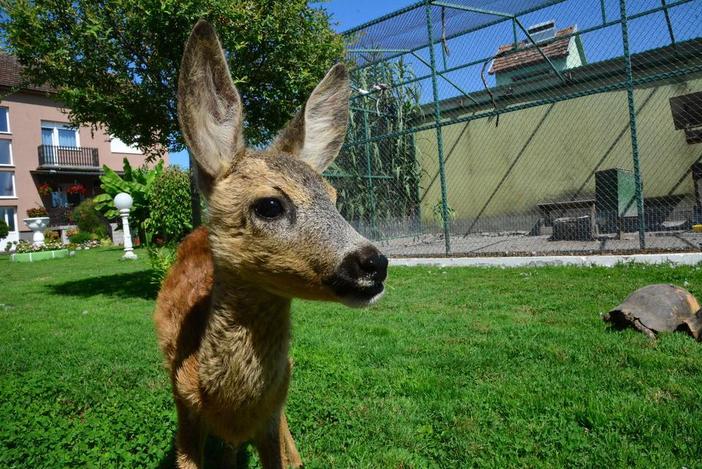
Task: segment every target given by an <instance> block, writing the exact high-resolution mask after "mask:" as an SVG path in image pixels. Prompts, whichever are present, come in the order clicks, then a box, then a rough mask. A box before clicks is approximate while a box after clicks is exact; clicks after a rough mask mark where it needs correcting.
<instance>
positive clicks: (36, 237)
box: [24, 217, 49, 246]
mask: <svg viewBox="0 0 702 469" xmlns="http://www.w3.org/2000/svg"><path fill="white" fill-rule="evenodd" d="M24 224H25V225H27V228H29V229H30V230H32V231H33V232H34V234H32V242H33V244H34V245H35V246H43V245H44V230H45V229H46V227H47V226H49V217H32V218H25V219H24Z"/></svg>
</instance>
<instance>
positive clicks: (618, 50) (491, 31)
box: [171, 0, 702, 166]
mask: <svg viewBox="0 0 702 469" xmlns="http://www.w3.org/2000/svg"><path fill="white" fill-rule="evenodd" d="M515 1H516V0H515ZM676 2H681V4H680V5H679V6H676V7H673V8H672V9H671V10H670V19H671V21H672V24H673V30H674V34H675V36H676V40H677V41H682V40H686V39H691V38H695V37H702V0H687V1H683V0H668V1H667V3H668V4H673V5H674V4H675V3H676ZM413 3H416V0H331V1H327V2H315V1H311V2H310V4H311V5H312V6H314V7H319V8H324V9H326V10H327V11H328V12H329V13H330V15H331V18H332V24H333V27H334V28H335V29H336V31H338V32H343V31H346V30H347V29H350V28H352V27H354V26H358V25H360V24H362V23H365V22H367V21H370V20H372V19H375V18H377V17H379V16H382V15H385V14H387V13H390V12H393V11H396V10H399V9H401V8H403V7H405V6H407V5H410V4H413ZM525 3H527V2H525ZM627 3H628V5H629V7H628V13H629V14H630V15H631V14H636V13H639V12H642V11H646V10H648V9H652V8H657V7H660V5H661V1H660V0H635V1H633V0H630V1H629V2H627ZM508 4H509V3H508ZM605 16H606V20H607V21H608V22H609V21H613V20H616V19H617V18H618V17H619V1H618V0H605ZM520 20H521V22H522V23H523V24H524V25H525V27H529V26H530V25H533V24H537V23H540V22H543V21H548V20H556V27H557V28H558V29H562V28H565V27H568V26H572V25H576V26H577V28H578V30H579V31H583V30H586V29H587V28H589V27H595V26H599V25H600V24H601V23H602V15H601V9H600V0H577V1H565V2H560V3H557V4H555V5H552V6H550V7H547V8H544V9H542V10H538V11H536V12H533V13H529V14H525V15H521V16H520ZM405 21H407V18H404V19H402V20H400V23H404V22H405ZM451 21H452V20H451V18H450V17H448V20H447V23H446V24H449V23H450V22H451ZM453 21H454V22H458V23H460V24H462V22H463V21H465V16H456V17H455V18H454V19H453ZM437 22H438V20H437ZM397 26H398V24H397V23H394V24H393V25H392V26H388V25H380V26H379V27H378V28H379V29H378V31H380V33H379V36H378V37H380V39H379V40H380V41H384V42H387V41H392V40H394V39H396V40H397V41H398V42H397V43H398V44H402V43H403V41H404V40H405V39H407V38H408V39H410V40H412V39H413V38H414V35H415V34H422V35H424V34H425V33H424V32H423V31H419V30H417V31H412V30H410V31H409V32H408V31H405V30H402V29H401V28H398V27H397ZM435 27H437V28H438V27H440V26H439V25H435ZM629 36H630V44H631V50H632V52H633V53H637V52H641V51H644V50H648V49H653V48H657V47H662V46H666V45H668V44H670V36H669V33H668V29H667V26H666V23H665V17H664V15H663V13H662V12H660V11H659V12H656V13H653V14H649V15H646V16H641V17H639V18H637V19H634V20H631V21H630V22H629ZM524 38H525V36H524V35H523V34H522V33H519V34H518V39H519V40H522V39H524ZM580 38H581V40H582V42H583V46H584V50H585V56H586V60H587V62H589V63H593V62H598V61H602V60H607V59H610V58H613V57H620V56H621V55H622V54H623V48H622V39H621V27H620V26H619V25H618V24H613V25H611V26H609V27H607V28H605V29H598V30H596V31H593V32H590V33H587V34H581V35H580ZM422 39H423V38H422ZM511 41H512V27H511V23H509V22H502V23H500V24H497V25H495V26H491V27H489V28H485V29H481V30H478V31H475V32H473V33H470V34H467V35H464V36H461V37H457V38H455V39H450V40H448V42H447V46H448V48H449V54H448V55H446V56H442V53H441V49H442V48H441V46H440V45H437V46H436V48H435V52H436V54H437V61H438V63H439V67H440V68H444V67H445V68H451V67H455V66H459V65H462V64H466V63H473V62H477V61H481V62H482V61H483V60H485V58H486V57H491V56H492V55H494V54H495V52H496V51H497V48H498V47H499V45H501V44H507V43H510V42H511ZM386 47H388V46H386ZM402 48H405V47H402ZM417 54H418V55H419V56H421V57H423V59H424V60H425V61H428V60H429V52H428V49H423V50H420V51H417ZM404 60H405V64H406V65H408V66H409V67H411V69H412V70H413V71H414V73H415V74H416V76H417V77H420V76H427V74H429V68H428V67H427V66H426V65H424V64H422V63H421V62H420V61H418V60H417V59H415V58H414V57H412V56H409V55H405V56H404ZM481 68H482V64H481V63H478V64H477V65H474V66H472V67H467V68H462V69H460V70H456V71H453V72H448V73H446V74H445V76H446V77H448V78H449V79H450V80H451V81H453V83H455V84H456V85H457V86H458V87H460V88H461V89H462V90H463V91H465V92H467V93H469V94H470V93H473V92H478V91H482V90H483V88H484V86H483V84H482V80H481V78H480V75H481ZM486 78H487V83H488V86H494V77H493V76H491V75H487V76H486ZM430 84H431V82H430V80H429V79H428V78H426V79H423V80H420V81H419V82H417V86H419V87H420V95H421V102H428V101H429V100H431V97H432V92H431V86H430ZM438 91H439V97H440V99H444V98H448V97H452V96H457V95H458V94H459V92H458V91H457V88H455V87H454V86H452V85H450V84H449V83H447V82H446V81H445V80H440V82H439V90H438ZM171 162H173V163H175V164H179V165H181V166H187V154H186V153H185V152H180V153H172V154H171Z"/></svg>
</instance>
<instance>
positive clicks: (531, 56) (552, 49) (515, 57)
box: [488, 26, 576, 75]
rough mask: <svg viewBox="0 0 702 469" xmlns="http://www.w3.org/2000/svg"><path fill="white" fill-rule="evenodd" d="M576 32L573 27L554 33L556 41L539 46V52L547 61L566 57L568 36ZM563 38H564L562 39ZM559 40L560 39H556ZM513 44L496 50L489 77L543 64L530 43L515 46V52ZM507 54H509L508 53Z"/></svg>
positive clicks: (537, 52) (539, 55)
mask: <svg viewBox="0 0 702 469" xmlns="http://www.w3.org/2000/svg"><path fill="white" fill-rule="evenodd" d="M575 31H576V27H575V26H569V27H567V28H565V29H561V30H560V31H558V32H557V33H556V39H555V40H554V41H552V42H549V43H546V44H544V45H542V46H541V51H542V52H543V53H544V55H545V56H546V57H548V58H549V59H557V58H560V57H565V56H567V55H568V45H569V44H570V36H569V35H570V34H573V33H574V32H575ZM563 36H565V37H563ZM558 38H560V39H558ZM513 50H514V45H513V44H503V45H501V46H500V47H499V48H498V49H497V55H496V56H495V59H494V60H493V61H492V66H491V67H490V71H489V72H488V73H490V75H493V74H495V73H504V72H508V71H510V70H515V69H517V68H522V67H526V66H529V65H535V64H537V63H539V62H543V61H544V58H543V57H542V56H541V54H539V51H538V50H537V49H536V47H534V46H533V45H532V44H531V43H530V42H528V41H527V40H524V41H522V42H520V43H519V44H517V52H511V51H513ZM508 52H509V53H508Z"/></svg>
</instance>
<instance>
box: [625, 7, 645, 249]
mask: <svg viewBox="0 0 702 469" xmlns="http://www.w3.org/2000/svg"><path fill="white" fill-rule="evenodd" d="M619 13H620V15H621V25H622V43H623V46H624V65H625V68H626V98H627V103H628V106H629V128H630V130H631V153H632V156H633V160H634V183H635V184H636V188H635V191H636V208H637V212H638V215H639V216H638V219H639V248H641V249H646V220H645V218H644V200H643V183H642V181H641V165H640V161H639V142H638V139H637V136H636V107H635V104H634V78H633V74H632V71H631V54H630V51H629V28H628V24H627V16H626V0H619Z"/></svg>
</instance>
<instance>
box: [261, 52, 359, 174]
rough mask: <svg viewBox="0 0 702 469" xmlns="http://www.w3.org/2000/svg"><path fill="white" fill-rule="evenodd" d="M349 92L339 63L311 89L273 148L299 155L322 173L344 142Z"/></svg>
mask: <svg viewBox="0 0 702 469" xmlns="http://www.w3.org/2000/svg"><path fill="white" fill-rule="evenodd" d="M350 95H351V88H350V86H349V76H348V72H347V71H346V67H345V66H344V65H343V64H337V65H335V66H333V67H332V68H331V70H329V72H327V75H326V76H325V77H324V79H322V81H321V82H320V83H319V84H318V85H317V87H316V88H315V89H314V91H312V94H311V95H310V97H309V99H308V100H307V103H306V104H305V107H304V108H303V109H302V110H301V111H300V112H298V114H297V115H296V116H295V117H294V118H293V119H292V120H291V121H290V122H289V123H288V125H287V126H286V127H285V128H284V129H283V130H282V131H281V132H280V134H279V135H278V137H277V138H276V140H275V142H274V143H273V148H274V149H276V150H278V151H282V152H285V153H290V154H292V155H294V156H297V157H298V158H300V159H301V160H302V161H304V162H305V163H307V164H309V165H310V166H311V167H312V169H314V170H315V171H317V172H318V173H322V171H324V170H325V169H327V167H328V166H329V165H330V164H332V162H333V161H334V159H335V158H336V157H337V155H338V154H339V150H340V149H341V145H342V144H343V143H344V137H346V128H347V126H348V121H349V97H350Z"/></svg>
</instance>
